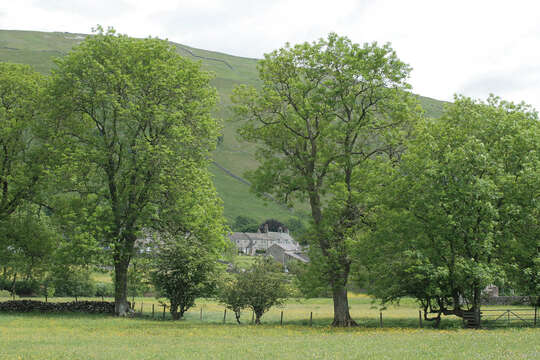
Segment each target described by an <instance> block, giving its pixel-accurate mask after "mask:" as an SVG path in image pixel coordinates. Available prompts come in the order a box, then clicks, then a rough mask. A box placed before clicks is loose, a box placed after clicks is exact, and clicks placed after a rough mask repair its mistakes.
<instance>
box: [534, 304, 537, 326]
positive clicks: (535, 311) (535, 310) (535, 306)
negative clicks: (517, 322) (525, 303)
mask: <svg viewBox="0 0 540 360" xmlns="http://www.w3.org/2000/svg"><path fill="white" fill-rule="evenodd" d="M537 314H538V305H534V327H536V315H537Z"/></svg>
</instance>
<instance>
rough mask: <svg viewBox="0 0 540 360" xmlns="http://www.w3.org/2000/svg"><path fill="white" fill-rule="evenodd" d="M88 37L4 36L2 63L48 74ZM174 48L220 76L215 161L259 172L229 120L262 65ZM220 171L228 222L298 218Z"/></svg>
mask: <svg viewBox="0 0 540 360" xmlns="http://www.w3.org/2000/svg"><path fill="white" fill-rule="evenodd" d="M84 36H85V35H83V34H72V33H60V32H52V33H46V32H36V31H13V30H0V61H6V62H15V63H23V64H30V65H32V66H33V67H34V68H35V69H36V70H37V71H40V72H42V73H44V74H46V73H48V72H49V71H50V69H51V68H52V67H53V66H54V62H53V59H54V58H56V57H61V56H63V55H64V54H66V53H67V52H68V51H69V50H70V49H71V48H72V47H73V46H75V45H77V44H78V43H79V42H80V41H82V39H84ZM174 45H175V46H176V48H177V51H178V53H179V54H181V55H183V56H187V57H190V58H192V59H194V60H197V61H201V63H202V66H203V68H204V69H205V70H208V71H211V72H213V73H214V74H215V78H214V79H213V81H212V83H213V85H214V86H215V87H216V88H217V89H218V91H219V96H220V106H219V107H218V109H217V110H216V116H218V117H219V118H221V119H224V129H223V136H224V138H223V143H222V144H220V145H219V147H218V149H217V150H216V151H215V153H214V160H215V162H216V163H218V164H219V166H220V167H221V168H225V169H227V170H228V171H229V172H231V173H233V174H235V175H236V176H240V177H241V176H242V174H243V173H244V172H245V171H246V170H249V169H254V168H255V167H256V166H257V162H256V160H255V158H254V156H253V154H254V150H255V148H254V146H253V145H251V144H246V143H240V142H239V140H238V138H237V136H236V128H237V127H238V123H235V122H234V121H230V120H228V119H230V118H231V116H230V113H229V111H228V105H230V95H231V92H232V89H233V88H234V86H235V85H237V84H250V85H254V86H256V85H257V60H256V59H250V58H243V57H238V56H232V55H227V54H223V53H218V52H213V51H208V50H201V49H195V48H192V47H189V46H185V45H181V44H174ZM419 100H420V103H421V104H422V106H423V107H424V109H425V110H426V113H427V114H428V115H429V116H433V117H438V116H440V114H441V113H442V104H443V103H442V102H440V101H438V100H434V99H430V98H426V97H422V96H419ZM220 167H218V166H212V167H211V168H210V170H211V171H212V173H213V174H214V181H215V184H216V188H217V190H218V192H219V193H220V195H221V197H222V198H223V200H224V206H225V216H226V217H227V218H228V219H230V220H232V219H234V218H235V217H236V216H238V215H247V216H251V217H253V218H255V219H257V220H260V221H262V220H264V219H268V218H276V219H279V220H281V221H286V220H287V219H288V218H289V217H291V216H292V215H293V212H292V211H291V210H289V209H286V208H285V207H283V206H281V205H278V204H276V203H273V202H271V201H267V200H266V201H265V200H262V199H259V198H257V197H256V196H255V195H253V194H252V193H250V192H249V186H248V185H247V184H245V183H243V182H241V181H239V180H238V179H236V178H234V177H231V176H229V175H228V174H227V172H225V171H223V170H222V169H221V168H220ZM297 210H298V209H297ZM304 210H305V209H304ZM300 211H301V210H300Z"/></svg>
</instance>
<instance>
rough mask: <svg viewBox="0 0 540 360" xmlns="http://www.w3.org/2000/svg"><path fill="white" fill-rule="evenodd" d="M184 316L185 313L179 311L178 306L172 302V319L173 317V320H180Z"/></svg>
mask: <svg viewBox="0 0 540 360" xmlns="http://www.w3.org/2000/svg"><path fill="white" fill-rule="evenodd" d="M182 315H183V312H182V311H180V312H179V311H178V305H177V304H175V303H174V302H171V317H172V319H173V320H180V318H181V317H182Z"/></svg>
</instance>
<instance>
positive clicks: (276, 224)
mask: <svg viewBox="0 0 540 360" xmlns="http://www.w3.org/2000/svg"><path fill="white" fill-rule="evenodd" d="M266 227H268V231H273V232H278V231H285V230H286V226H285V224H283V223H282V222H280V221H279V220H276V219H267V220H265V221H264V222H263V223H262V224H261V225H259V231H261V232H262V231H264V230H265V229H266Z"/></svg>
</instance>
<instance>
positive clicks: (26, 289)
mask: <svg viewBox="0 0 540 360" xmlns="http://www.w3.org/2000/svg"><path fill="white" fill-rule="evenodd" d="M39 285H40V284H39V281H36V280H17V282H15V294H16V295H18V296H37V295H39Z"/></svg>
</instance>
